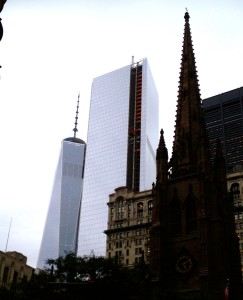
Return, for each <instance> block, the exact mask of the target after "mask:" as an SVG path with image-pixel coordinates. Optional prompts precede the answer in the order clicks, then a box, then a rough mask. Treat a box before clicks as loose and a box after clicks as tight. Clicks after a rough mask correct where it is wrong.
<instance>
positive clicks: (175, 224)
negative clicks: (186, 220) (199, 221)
mask: <svg viewBox="0 0 243 300" xmlns="http://www.w3.org/2000/svg"><path fill="white" fill-rule="evenodd" d="M170 231H171V234H172V235H178V234H180V233H181V206H180V201H179V200H178V199H173V201H172V202H171V204H170Z"/></svg>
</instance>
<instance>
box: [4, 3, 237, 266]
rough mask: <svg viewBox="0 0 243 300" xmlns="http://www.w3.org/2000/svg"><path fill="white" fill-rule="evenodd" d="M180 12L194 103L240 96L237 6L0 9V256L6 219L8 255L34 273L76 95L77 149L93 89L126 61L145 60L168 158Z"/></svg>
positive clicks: (101, 5) (81, 5) (31, 6)
mask: <svg viewBox="0 0 243 300" xmlns="http://www.w3.org/2000/svg"><path fill="white" fill-rule="evenodd" d="M186 7H187V9H188V11H189V14H190V25H191V32H192V38H193V44H194V51H195V57H196V64H197V68H198V75H199V83H200V86H201V95H202V99H203V98H206V97H210V96H213V95H216V94H219V93H223V92H226V91H228V90H231V89H235V88H238V87H240V86H242V85H243V79H242V78H243V76H242V70H243V2H242V0H238V1H237V0H231V1H225V0H221V1H218V0H202V1H201V0H191V1H190V0H143V1H141V0H117V1H114V0H102V1H101V0H86V1H85V0H68V1H64V0H39V1H38V0H21V1H20V0H8V1H7V3H6V4H5V6H4V9H3V11H2V13H1V15H0V17H1V18H2V24H3V27H4V35H3V39H2V41H1V42H0V65H2V68H1V69H0V105H1V108H0V137H1V152H0V172H1V185H0V250H1V251H5V248H6V245H7V236H8V230H9V225H10V220H11V218H12V226H11V231H10V236H9V241H8V245H7V246H8V247H7V250H8V251H19V252H21V253H23V254H24V255H26V256H27V258H28V264H29V265H31V266H33V267H35V266H36V262H37V256H38V252H39V247H40V242H41V238H42V233H43V228H44V223H45V218H46V213H47V209H48V205H49V200H50V195H51V189H52V183H53V179H54V173H55V169H56V165H57V160H58V156H59V151H60V146H61V141H62V139H64V138H66V137H68V136H72V135H73V131H72V129H73V127H74V121H75V111H76V103H77V97H78V93H80V114H79V122H78V123H79V124H78V129H79V132H78V134H77V136H78V137H79V138H82V139H83V140H85V141H86V135H87V125H88V112H89V99H90V91H91V84H92V79H93V78H94V77H96V76H99V75H102V74H104V73H107V72H110V71H113V70H115V69H118V68H120V67H123V66H125V65H128V64H130V62H131V57H132V56H134V58H135V61H137V60H139V59H141V58H143V57H147V58H148V62H149V64H150V68H151V71H152V73H153V76H154V80H155V83H156V86H157V89H158V93H159V97H160V127H161V128H163V129H164V131H165V140H166V144H167V147H168V150H169V154H171V145H172V140H173V133H174V123H175V109H176V101H177V92H178V81H179V72H180V60H181V50H182V41H183V32H184V14H185V8H186ZM111 192H112V191H111ZM107 201H108V195H107ZM104 230H105V228H104Z"/></svg>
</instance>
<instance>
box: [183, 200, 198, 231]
mask: <svg viewBox="0 0 243 300" xmlns="http://www.w3.org/2000/svg"><path fill="white" fill-rule="evenodd" d="M185 218H186V233H191V232H193V231H196V230H197V208H196V201H195V199H194V198H192V197H189V198H187V200H186V205H185Z"/></svg>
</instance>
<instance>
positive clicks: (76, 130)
mask: <svg viewBox="0 0 243 300" xmlns="http://www.w3.org/2000/svg"><path fill="white" fill-rule="evenodd" d="M79 97H80V94H78V102H77V110H76V117H75V122H74V125H75V127H74V128H73V132H74V137H75V138H76V132H78V128H77V125H78V109H79Z"/></svg>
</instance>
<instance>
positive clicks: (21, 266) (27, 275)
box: [0, 251, 34, 289]
mask: <svg viewBox="0 0 243 300" xmlns="http://www.w3.org/2000/svg"><path fill="white" fill-rule="evenodd" d="M33 271H34V269H33V268H32V267H30V266H28V265H27V257H26V256H24V255H23V254H22V253H19V252H16V251H13V252H2V251H0V286H1V287H4V288H7V289H9V288H10V287H11V285H12V284H17V283H20V282H23V281H29V280H30V279H31V276H32V274H33Z"/></svg>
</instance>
